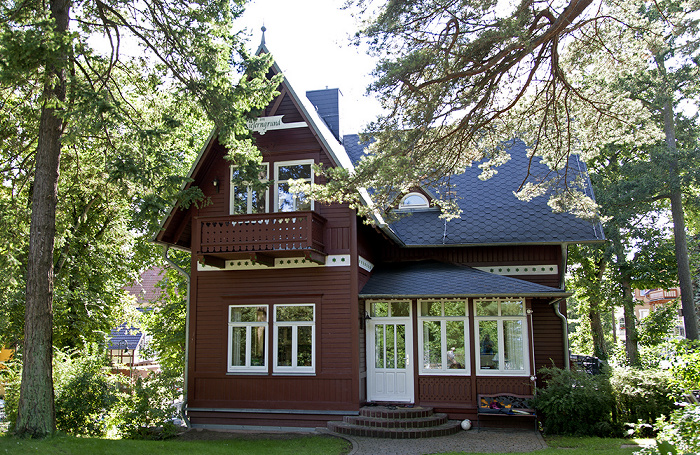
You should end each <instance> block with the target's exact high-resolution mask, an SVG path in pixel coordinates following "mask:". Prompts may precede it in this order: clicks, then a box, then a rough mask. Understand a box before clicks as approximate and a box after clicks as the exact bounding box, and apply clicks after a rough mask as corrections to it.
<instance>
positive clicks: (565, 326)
mask: <svg viewBox="0 0 700 455" xmlns="http://www.w3.org/2000/svg"><path fill="white" fill-rule="evenodd" d="M562 300H564V299H562V298H557V299H554V300H552V301H551V302H549V304H550V305H552V307H553V308H554V314H556V315H557V316H558V317H559V319H561V328H562V332H563V333H564V368H565V369H567V370H569V369H571V365H570V362H569V357H570V354H569V323H568V321H567V320H566V316H564V315H563V314H562V313H561V302H562Z"/></svg>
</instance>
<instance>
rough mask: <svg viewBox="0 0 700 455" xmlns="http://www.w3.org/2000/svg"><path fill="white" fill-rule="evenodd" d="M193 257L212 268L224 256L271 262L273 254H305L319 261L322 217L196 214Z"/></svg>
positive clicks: (305, 214) (322, 250)
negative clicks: (198, 215)
mask: <svg viewBox="0 0 700 455" xmlns="http://www.w3.org/2000/svg"><path fill="white" fill-rule="evenodd" d="M193 223H194V226H193V230H194V232H195V233H196V234H199V235H198V237H199V242H198V243H199V245H195V248H196V251H197V253H196V254H197V257H198V258H199V259H200V262H202V261H203V262H205V263H207V264H209V265H214V266H216V267H223V263H224V261H225V260H226V259H236V258H250V259H251V260H253V261H254V262H257V263H261V264H265V265H270V266H271V265H274V258H275V257H289V256H305V257H306V258H307V259H310V260H312V261H314V262H319V263H321V262H323V261H324V258H325V246H324V243H323V232H324V226H325V224H326V219H325V218H323V217H322V216H321V215H319V214H318V213H316V212H283V213H263V214H255V215H230V216H214V217H196V218H195V219H194V220H193Z"/></svg>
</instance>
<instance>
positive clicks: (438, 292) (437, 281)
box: [359, 261, 571, 299]
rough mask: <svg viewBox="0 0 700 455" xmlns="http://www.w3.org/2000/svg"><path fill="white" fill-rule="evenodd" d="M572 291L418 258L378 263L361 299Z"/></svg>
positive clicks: (555, 294)
mask: <svg viewBox="0 0 700 455" xmlns="http://www.w3.org/2000/svg"><path fill="white" fill-rule="evenodd" d="M570 295H571V293H570V292H566V291H564V290H562V289H558V288H552V287H549V286H543V285H541V284H536V283H532V282H529V281H524V280H519V279H517V278H511V277H507V276H501V275H496V274H493V273H489V272H484V271H481V270H477V269H475V268H472V267H468V266H465V265H458V264H448V263H443V262H438V261H416V262H400V263H386V264H380V265H377V266H376V267H375V268H374V270H372V276H371V277H370V279H369V281H368V282H367V284H365V286H364V287H363V288H362V291H360V295H359V297H360V298H363V299H368V298H372V299H377V298H419V297H432V298H441V297H461V298H467V297H472V298H474V297H545V298H546V297H550V298H555V297H568V296H570Z"/></svg>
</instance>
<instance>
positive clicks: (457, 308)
mask: <svg viewBox="0 0 700 455" xmlns="http://www.w3.org/2000/svg"><path fill="white" fill-rule="evenodd" d="M466 315H467V302H465V301H459V300H458V301H455V302H445V316H466Z"/></svg>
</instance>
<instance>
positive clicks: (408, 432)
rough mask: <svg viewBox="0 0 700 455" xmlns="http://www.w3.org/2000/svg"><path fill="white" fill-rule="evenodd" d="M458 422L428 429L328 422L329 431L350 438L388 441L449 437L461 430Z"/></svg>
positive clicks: (450, 422) (451, 421)
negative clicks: (363, 437) (383, 439)
mask: <svg viewBox="0 0 700 455" xmlns="http://www.w3.org/2000/svg"><path fill="white" fill-rule="evenodd" d="M459 425H460V422H459V421H458V420H450V421H448V422H447V423H443V424H441V425H437V426H432V427H427V428H381V427H368V426H365V425H355V424H351V423H347V422H328V429H329V430H331V431H335V432H336V433H340V434H345V435H349V436H365V437H370V438H387V439H420V438H433V437H437V436H449V435H452V434H455V433H457V432H458V431H459V430H460V426H459Z"/></svg>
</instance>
